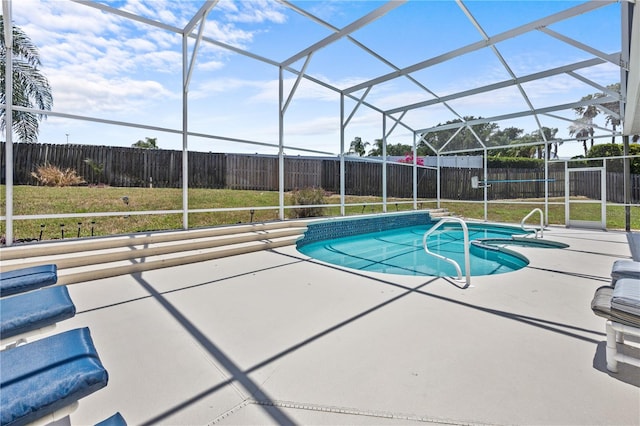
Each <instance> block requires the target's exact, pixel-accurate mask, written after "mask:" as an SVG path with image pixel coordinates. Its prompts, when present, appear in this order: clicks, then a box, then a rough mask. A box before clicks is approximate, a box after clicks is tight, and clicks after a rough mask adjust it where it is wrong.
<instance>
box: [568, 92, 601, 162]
mask: <svg viewBox="0 0 640 426" xmlns="http://www.w3.org/2000/svg"><path fill="white" fill-rule="evenodd" d="M598 97H599V96H598V95H587V96H583V97H582V99H580V100H581V101H590V100H592V99H595V98H598ZM574 111H575V112H576V114H578V115H579V116H580V118H579V119H578V121H580V125H581V126H583V127H585V130H586V133H587V134H588V136H589V137H590V138H591V148H593V144H594V143H595V141H594V140H593V135H594V134H595V131H594V129H593V119H594V118H596V116H597V115H598V114H599V113H600V111H598V107H597V106H596V105H587V106H580V107H577V108H574ZM574 123H575V122H574ZM569 128H571V127H569ZM576 137H577V136H576ZM579 140H582V139H579ZM582 143H583V146H584V152H585V156H586V155H587V141H586V139H585V140H583V141H582Z"/></svg>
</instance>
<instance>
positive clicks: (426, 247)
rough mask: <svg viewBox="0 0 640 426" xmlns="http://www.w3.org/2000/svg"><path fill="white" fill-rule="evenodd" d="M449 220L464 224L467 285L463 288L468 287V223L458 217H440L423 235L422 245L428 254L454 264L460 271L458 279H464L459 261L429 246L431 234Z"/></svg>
mask: <svg viewBox="0 0 640 426" xmlns="http://www.w3.org/2000/svg"><path fill="white" fill-rule="evenodd" d="M447 222H457V223H459V224H460V225H462V232H463V234H464V268H465V275H466V280H465V285H464V287H462V288H467V287H469V285H471V267H470V265H471V261H470V257H469V228H468V227H467V224H466V223H465V222H464V220H462V219H460V218H457V217H445V218H442V219H440V221H439V222H438V223H436V224H435V225H434V226H433V227H432V228H430V229H429V230H428V231H427V232H425V233H424V236H423V237H422V246H423V247H424V251H425V252H426V253H427V254H429V255H431V256H434V257H437V258H438V259H441V260H444V261H445V262H448V263H450V264H452V265H453V266H454V267H455V268H456V272H457V273H458V278H457V280H458V281H462V270H461V269H460V265H458V262H456V261H455V260H453V259H449V258H448V257H446V256H442V255H441V254H438V253H433V252H431V251H429V247H428V246H427V239H428V238H429V236H430V235H431V234H433V233H434V232H435V231H436V230H437V229H438V228H439V227H440V226H442V225H443V224H445V223H447Z"/></svg>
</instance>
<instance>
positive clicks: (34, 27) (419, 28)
mask: <svg viewBox="0 0 640 426" xmlns="http://www.w3.org/2000/svg"><path fill="white" fill-rule="evenodd" d="M103 3H105V4H108V5H110V6H112V7H116V8H120V9H123V10H126V11H129V12H132V13H135V14H138V15H140V16H144V17H146V18H149V19H152V20H156V21H162V22H164V23H166V24H169V25H172V26H175V27H180V28H181V27H183V26H184V25H185V24H186V23H187V22H188V21H189V20H190V19H191V17H192V16H193V14H194V13H195V12H196V11H197V10H198V9H199V8H200V6H201V5H202V2H201V1H197V0H192V1H185V0H182V1H180V0H154V1H132V0H125V1H114V2H107V1H104V2H103ZM292 3H293V4H294V5H296V6H298V7H300V8H302V9H304V10H306V11H308V12H310V13H313V14H315V15H316V16H317V17H318V18H320V19H322V20H323V21H325V22H327V23H328V24H330V25H332V26H333V27H336V28H342V27H344V26H346V25H348V24H350V23H351V22H353V21H355V20H357V19H359V18H360V17H362V16H364V15H366V14H367V13H369V12H371V11H372V10H374V9H376V8H378V7H380V6H381V5H382V4H383V2H378V1H366V0H361V1H295V2H292ZM580 3H582V2H569V1H467V2H464V5H465V6H466V7H467V8H468V9H469V11H470V12H471V13H472V14H473V16H474V17H475V18H476V20H477V21H478V23H479V24H480V26H481V27H482V29H483V30H484V32H485V33H487V34H488V35H489V36H492V35H495V34H498V33H500V32H503V31H506V30H509V29H512V28H515V27H518V26H520V25H523V24H526V23H528V22H530V21H533V20H535V19H539V18H541V17H543V16H546V15H549V14H552V13H555V12H559V11H561V10H564V9H567V8H570V7H572V6H575V5H577V4H580ZM619 15H620V5H619V4H616V3H614V4H611V5H606V6H603V7H601V8H599V9H597V10H595V11H592V12H589V13H586V14H583V15H581V16H578V17H574V18H571V19H568V20H566V21H563V22H559V23H556V24H553V25H551V26H550V29H552V30H553V31H555V32H558V33H561V34H563V35H565V36H567V37H570V38H572V39H574V40H577V41H579V42H581V43H585V44H588V45H591V46H593V47H595V48H597V49H599V50H601V51H603V52H605V53H613V52H617V51H618V50H619V49H620V24H619V23H620V16H619ZM13 17H14V21H15V23H16V24H17V25H19V26H21V27H22V28H23V29H24V30H25V31H26V32H27V34H29V36H30V37H31V38H32V40H33V41H34V43H35V44H36V45H37V46H38V47H39V49H40V54H41V59H42V71H43V73H44V74H45V75H46V76H47V77H48V79H49V81H50V83H51V86H52V89H53V96H54V110H55V111H59V112H65V113H70V114H79V115H86V116H90V117H97V118H101V119H105V120H115V121H127V122H133V123H140V124H147V125H151V126H157V127H163V128H171V129H176V130H180V129H181V127H182V124H181V119H182V101H181V80H182V73H181V70H182V60H181V37H180V36H179V35H177V34H174V33H171V32H168V31H165V30H162V29H158V28H155V27H152V26H149V25H146V24H143V23H138V22H133V21H129V20H127V19H124V18H122V17H119V16H115V15H110V14H106V13H104V12H101V11H99V10H96V9H94V8H91V7H86V6H83V5H80V4H77V3H74V2H70V1H60V0H42V1H41V0H20V1H14V2H13ZM204 33H205V35H206V36H208V37H211V38H213V39H216V40H219V41H221V42H223V43H226V44H230V45H233V46H236V47H238V48H240V49H243V50H246V51H249V52H251V53H253V54H256V55H260V56H263V57H266V58H270V59H272V60H275V61H282V60H285V59H287V58H289V57H291V56H292V55H294V54H296V53H297V52H299V51H301V50H303V49H305V48H306V47H308V46H310V45H312V44H314V43H316V42H317V41H319V40H321V39H323V38H325V37H327V36H329V35H330V34H332V31H331V29H329V28H326V27H325V26H323V25H320V24H318V23H315V22H312V21H310V20H309V19H308V18H306V17H304V16H302V15H300V14H298V13H296V12H295V11H293V10H291V9H289V8H286V7H284V6H282V5H281V4H279V3H276V2H273V1H267V0H251V1H228V0H222V1H220V2H219V3H218V5H216V7H215V8H214V9H213V11H212V12H211V13H210V14H209V17H208V19H207V23H206V25H205V29H204ZM352 36H353V37H354V38H355V39H356V40H357V41H359V42H360V43H362V44H365V45H366V46H368V47H370V48H371V49H373V50H374V51H375V52H376V53H378V54H380V55H382V56H384V57H385V58H386V59H387V60H388V61H390V62H391V63H393V64H394V65H396V66H397V67H400V68H402V67H406V66H409V65H412V64H415V63H417V62H420V61H423V60H426V59H429V58H432V57H435V56H438V55H441V54H443V53H446V52H449V51H451V50H454V49H457V48H460V47H462V46H465V45H468V44H471V43H475V42H477V41H479V40H481V35H480V33H479V32H478V30H477V29H476V28H475V27H474V26H473V25H472V24H471V22H470V21H469V19H468V18H467V17H466V16H465V14H464V13H463V11H462V9H461V8H460V7H459V5H458V4H456V2H455V1H449V0H441V1H425V0H423V1H417V0H413V1H410V2H408V3H407V4H405V5H402V6H401V7H398V8H396V9H394V10H392V11H390V12H389V13H388V14H387V15H385V16H383V17H382V18H380V19H378V20H376V21H375V22H373V23H371V24H370V25H369V26H367V27H365V28H363V29H361V30H359V31H356V32H355V33H353V34H352ZM191 44H192V43H191ZM496 48H497V49H498V51H499V53H500V54H501V55H502V56H503V57H504V59H505V60H506V61H507V63H508V64H509V66H510V67H511V69H512V71H513V72H514V73H515V74H516V75H517V76H524V75H528V74H531V73H534V72H539V71H542V70H544V69H547V68H549V67H557V66H562V65H567V64H571V63H574V62H578V61H581V60H586V59H590V58H592V57H593V56H592V55H591V54H589V53H587V52H585V51H583V50H580V49H577V48H575V47H574V46H571V45H569V44H567V43H565V42H562V41H560V40H557V39H556V38H553V37H550V36H549V35H547V34H544V33H542V32H540V31H533V32H531V33H528V34H524V35H522V36H519V37H517V38H514V39H511V40H506V41H504V42H501V43H498V44H497V45H496ZM301 66H302V61H299V62H297V63H295V64H293V67H294V68H296V69H300V68H301ZM391 71H393V68H391V67H389V66H388V65H386V64H384V63H382V62H380V61H378V60H377V59H375V58H373V57H372V56H371V55H369V54H368V53H366V52H364V51H362V50H361V49H359V48H358V47H357V46H355V45H354V44H353V43H352V42H350V41H349V40H347V39H342V40H340V41H338V42H336V43H333V44H331V45H330V46H328V47H326V48H324V49H322V50H320V51H318V52H316V53H315V54H314V55H313V57H312V59H311V60H310V62H309V65H308V68H307V73H308V74H310V75H312V76H313V77H314V78H317V79H318V80H321V81H324V82H326V83H329V84H331V85H333V86H336V87H339V88H348V87H350V86H352V85H354V84H357V83H361V82H363V81H367V80H369V79H372V78H375V77H377V76H380V75H384V74H387V73H389V72H391ZM578 73H579V74H580V75H582V76H584V77H587V78H589V79H591V80H592V81H594V82H596V83H597V84H600V85H603V86H606V85H607V84H611V83H615V82H617V81H619V76H620V72H619V69H618V68H617V67H616V66H614V65H612V64H603V65H599V66H595V67H591V68H588V69H584V70H580V71H579V72H578ZM284 77H285V87H286V88H287V89H288V88H290V87H291V86H292V85H293V82H294V81H295V75H293V74H291V73H288V72H285V74H284ZM412 77H414V78H415V79H416V80H418V81H419V82H420V83H421V84H423V85H424V86H426V87H427V88H428V89H429V90H431V91H432V92H433V93H435V94H436V95H438V96H444V95H447V94H452V93H457V92H460V91H462V90H468V89H471V88H473V87H476V86H482V85H486V84H491V83H495V82H498V81H503V80H508V79H509V78H510V77H509V74H508V72H507V71H506V70H505V68H504V67H503V66H502V65H501V63H500V61H499V60H498V58H497V57H496V55H495V54H494V53H493V52H492V51H491V50H490V49H487V48H485V49H481V50H479V51H476V52H473V53H469V54H466V55H463V56H460V57H457V58H455V59H452V60H450V61H447V62H445V63H441V64H438V65H435V66H433V67H429V68H427V69H424V70H421V71H418V72H416V73H413V74H412ZM523 88H524V90H525V91H526V93H527V95H528V96H529V97H530V100H531V102H532V103H533V105H534V106H535V107H545V106H550V105H554V104H556V103H569V102H574V101H578V100H580V98H581V97H582V96H584V95H587V94H589V93H594V92H597V90H596V89H594V88H593V87H592V86H589V85H587V84H585V83H583V82H581V81H579V80H577V79H575V78H573V77H571V76H568V75H561V76H557V77H552V78H547V79H545V80H541V81H536V82H531V83H526V84H524V85H523ZM285 93H288V90H287V91H286V92H285ZM359 93H362V92H359ZM286 96H287V95H286V94H285V97H286ZM431 98H433V96H432V95H430V94H428V93H425V92H424V91H423V90H422V89H420V88H418V87H417V86H416V85H415V84H413V83H412V82H410V81H409V80H407V79H406V78H398V79H393V80H390V81H388V82H386V83H384V84H381V85H379V86H375V87H374V88H373V89H372V90H371V92H370V93H369V95H368V97H367V99H366V100H367V102H370V103H372V104H374V105H376V106H378V107H379V108H382V109H389V108H395V107H399V106H402V105H404V104H407V103H412V102H419V101H424V100H428V99H431ZM354 105H355V101H353V100H348V101H347V102H346V115H349V114H350V112H351V110H352V108H353V106H354ZM449 106H450V107H451V108H453V109H454V110H455V112H457V113H458V114H460V115H463V116H464V115H474V116H483V117H491V116H496V115H500V114H505V113H509V112H514V111H524V110H526V109H527V105H526V103H525V101H524V100H523V98H522V96H521V94H520V92H519V91H518V89H517V88H516V87H511V88H507V89H502V90H499V91H495V92H491V93H487V94H482V95H477V96H474V97H470V98H463V99H457V100H454V101H451V102H450V103H449ZM189 113H190V118H189V130H190V131H193V132H198V133H203V134H209V135H215V136H223V137H227V138H238V139H248V140H251V141H256V142H259V143H270V144H277V141H278V119H277V117H278V69H277V68H276V67H273V66H271V65H268V64H265V63H262V62H259V61H255V60H253V59H249V58H247V57H244V56H242V55H238V54H236V53H232V52H230V51H228V50H225V49H220V48H218V47H215V46H212V45H210V44H207V43H203V44H202V45H201V47H200V50H199V54H198V57H197V61H196V67H195V70H194V73H193V78H192V81H191V85H190V90H189ZM339 113H340V98H339V95H338V94H337V93H335V92H333V91H330V90H328V89H326V88H323V87H321V86H317V85H315V84H312V83H309V82H307V81H303V83H302V84H301V85H300V88H299V89H298V91H297V92H296V95H295V96H294V98H293V101H292V102H291V105H290V107H289V109H288V111H287V113H286V116H285V145H287V146H299V147H303V148H305V149H310V150H317V151H323V152H331V153H336V154H337V153H338V152H339V149H340V147H339V123H340V121H339V117H340V116H339ZM557 115H560V116H563V117H565V118H573V117H574V114H573V113H572V111H563V112H558V113H557ZM454 118H455V116H454V115H453V114H452V113H451V111H449V110H448V109H447V108H444V107H442V106H432V107H428V108H423V109H420V110H413V111H410V112H409V113H407V115H406V116H405V118H404V119H405V120H406V122H407V123H408V124H409V125H410V126H411V127H413V128H428V127H431V126H434V125H436V124H438V123H442V122H445V121H447V120H451V119H454ZM498 124H499V125H500V128H506V127H509V126H516V127H520V128H523V129H524V130H525V131H526V132H531V131H534V130H535V129H536V123H535V121H534V120H533V119H532V118H524V119H519V120H511V121H503V122H499V123H498ZM598 124H601V125H602V126H604V120H603V119H602V120H601V121H600V122H599V123H598ZM542 125H544V126H548V127H557V128H558V129H559V132H558V135H559V136H561V137H562V136H567V135H568V130H567V129H568V126H569V123H568V122H566V121H563V120H558V119H554V118H551V117H544V118H543V119H542ZM387 126H388V129H389V128H390V127H391V123H390V122H388V124H387ZM67 134H68V140H69V142H70V143H83V144H95V145H115V146H130V145H131V144H133V143H134V142H136V141H137V140H139V139H144V138H145V137H155V138H157V140H158V144H159V146H160V147H162V148H167V149H181V146H182V142H181V136H180V135H177V134H172V133H167V132H161V131H155V130H148V129H135V128H126V127H118V126H113V125H107V124H98V123H92V122H88V121H77V120H69V119H63V118H57V117H49V118H48V119H47V120H46V121H44V122H43V123H42V124H41V131H40V138H39V140H40V142H43V143H66V141H67ZM356 136H359V137H361V138H363V140H365V141H369V142H373V140H374V139H377V138H381V137H382V116H381V114H380V113H378V112H375V111H372V110H371V109H369V108H365V107H362V108H360V109H359V110H358V111H357V113H356V114H355V115H354V117H353V120H352V121H351V123H350V124H349V126H348V127H347V129H346V133H345V141H346V144H347V148H348V144H349V142H350V141H351V140H352V139H353V138H354V137H356ZM411 141H412V135H411V132H409V131H408V130H406V129H404V128H400V127H399V128H396V129H395V130H394V132H393V133H392V134H391V135H390V136H389V143H407V144H409V143H411ZM603 141H604V140H603ZM189 146H190V149H194V150H199V151H212V152H263V153H270V154H275V153H277V150H276V149H275V148H269V147H263V146H260V145H247V144H238V143H230V142H228V141H225V140H216V139H208V138H195V137H194V138H190V140H189ZM580 152H581V145H580V144H577V143H566V144H564V145H563V146H561V147H560V155H561V156H570V155H575V154H579V153H580ZM286 153H287V154H291V155H298V154H301V155H306V152H304V151H297V150H293V149H287V150H286Z"/></svg>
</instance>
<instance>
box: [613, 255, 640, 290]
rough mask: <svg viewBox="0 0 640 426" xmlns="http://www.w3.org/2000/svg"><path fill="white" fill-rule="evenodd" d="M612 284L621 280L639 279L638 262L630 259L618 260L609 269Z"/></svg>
mask: <svg viewBox="0 0 640 426" xmlns="http://www.w3.org/2000/svg"><path fill="white" fill-rule="evenodd" d="M611 278H612V279H613V284H615V283H616V281H618V280H619V279H621V278H640V262H636V261H635V260H631V259H619V260H616V261H615V262H613V267H612V268H611Z"/></svg>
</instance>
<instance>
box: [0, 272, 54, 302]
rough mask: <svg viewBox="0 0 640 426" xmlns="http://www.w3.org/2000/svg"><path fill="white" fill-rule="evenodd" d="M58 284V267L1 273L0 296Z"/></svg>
mask: <svg viewBox="0 0 640 426" xmlns="http://www.w3.org/2000/svg"><path fill="white" fill-rule="evenodd" d="M56 282H58V267H57V266H56V265H39V266H31V267H29V268H22V269H16V270H14V271H7V272H0V296H1V297H4V296H11V295H12V294H18V293H23V292H25V291H31V290H35V289H38V288H40V287H46V286H49V285H53V284H55V283H56Z"/></svg>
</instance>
